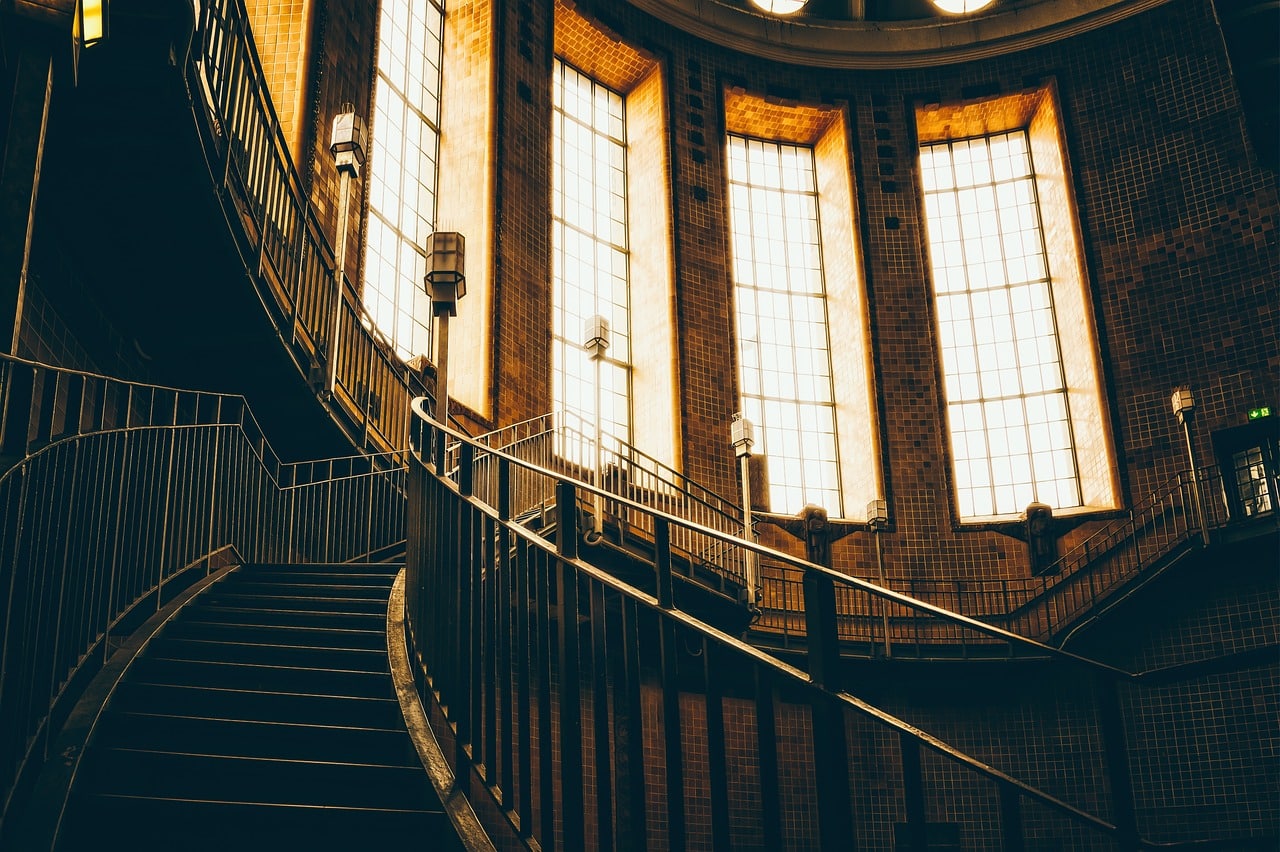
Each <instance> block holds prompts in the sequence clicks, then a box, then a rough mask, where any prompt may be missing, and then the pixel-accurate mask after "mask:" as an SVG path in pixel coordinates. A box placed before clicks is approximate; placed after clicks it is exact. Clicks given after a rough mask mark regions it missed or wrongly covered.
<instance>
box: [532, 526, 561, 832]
mask: <svg viewBox="0 0 1280 852" xmlns="http://www.w3.org/2000/svg"><path fill="white" fill-rule="evenodd" d="M532 552H533V553H534V558H535V564H536V566H537V567H536V582H537V592H536V600H534V601H533V602H532V603H533V606H532V609H533V612H534V619H535V621H536V623H537V645H538V669H539V671H538V806H539V807H538V809H539V812H540V813H539V820H538V830H539V837H538V841H539V842H540V843H541V844H542V848H544V849H554V848H555V826H556V822H555V815H556V810H555V778H554V776H553V774H552V761H551V755H552V750H553V749H554V746H553V745H552V742H553V741H552V730H551V690H552V684H553V683H554V682H555V681H554V678H555V672H554V668H555V667H554V664H553V663H552V660H551V630H552V625H551V606H552V603H551V576H550V575H551V572H550V566H549V565H548V563H549V561H550V557H548V556H547V555H546V554H545V553H543V552H542V551H539V550H535V551H532Z"/></svg>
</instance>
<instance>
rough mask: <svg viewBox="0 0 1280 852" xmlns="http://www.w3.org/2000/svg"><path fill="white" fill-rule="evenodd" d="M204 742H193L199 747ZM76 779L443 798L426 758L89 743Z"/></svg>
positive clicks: (296, 794) (244, 798) (334, 796)
mask: <svg viewBox="0 0 1280 852" xmlns="http://www.w3.org/2000/svg"><path fill="white" fill-rule="evenodd" d="M198 745H199V744H193V746H195V747H197V748H198ZM76 783H77V784H78V785H79V784H83V785H84V786H83V787H82V788H81V789H82V790H84V792H86V793H94V792H99V791H109V792H112V793H116V794H119V795H126V796H146V797H159V798H173V799H204V800H209V801H239V802H259V803H273V804H293V805H328V806H336V807H355V808H391V809H393V810H419V809H422V808H424V807H425V806H429V805H433V804H435V803H436V802H437V799H436V795H435V791H434V789H433V788H432V787H431V782H430V780H429V779H428V777H427V773H426V772H424V771H423V770H422V767H421V766H417V767H410V766H383V765H377V764H367V763H366V764H362V763H332V762H326V761H316V760H277V759H272V758H258V757H227V756H223V755H208V754H199V753H194V754H193V753H174V752H164V751H145V750H141V749H125V748H90V749H89V751H88V752H87V753H86V755H85V757H84V759H83V761H82V762H81V765H80V771H79V773H78V775H77V779H76Z"/></svg>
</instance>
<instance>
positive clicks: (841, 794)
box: [800, 506, 855, 849]
mask: <svg viewBox="0 0 1280 852" xmlns="http://www.w3.org/2000/svg"><path fill="white" fill-rule="evenodd" d="M800 515H801V522H802V524H803V527H804V534H805V535H804V541H805V556H806V557H807V558H808V560H809V561H810V562H813V563H816V564H818V565H822V566H823V567H825V568H830V567H831V527H830V525H829V524H828V523H827V513H826V511H825V510H823V509H821V508H819V507H817V506H806V507H805V508H804V510H803V511H802V512H801V513H800ZM804 622H805V634H806V636H805V638H806V640H807V642H808V648H809V652H808V653H809V679H810V680H811V681H813V683H814V684H816V685H817V686H819V687H821V688H822V689H824V690H829V691H831V692H839V691H840V689H841V687H840V675H839V670H840V645H839V635H838V633H837V629H836V587H835V581H834V580H833V579H832V578H831V576H830V575H828V574H826V573H825V572H821V571H812V570H807V571H805V572H804ZM813 742H814V754H813V766H814V774H815V775H816V780H817V788H818V833H819V835H820V837H821V845H822V848H824V849H835V848H844V849H853V848H855V845H854V843H853V830H852V829H853V812H852V808H851V807H850V804H849V756H848V745H847V742H846V734H845V726H844V713H843V711H842V710H841V708H840V706H839V705H838V704H836V703H835V702H833V701H832V700H830V699H829V698H828V697H827V696H825V695H822V694H820V693H819V695H818V696H817V700H816V701H814V703H813Z"/></svg>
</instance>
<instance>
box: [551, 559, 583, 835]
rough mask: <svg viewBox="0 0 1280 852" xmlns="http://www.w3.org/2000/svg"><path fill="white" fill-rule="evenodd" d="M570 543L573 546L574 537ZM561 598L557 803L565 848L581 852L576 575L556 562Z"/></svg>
mask: <svg viewBox="0 0 1280 852" xmlns="http://www.w3.org/2000/svg"><path fill="white" fill-rule="evenodd" d="M572 540H573V541H574V542H575V543H576V540H577V537H576V536H574V537H573V538H572ZM556 568H557V571H556V577H557V580H558V587H557V591H558V593H559V598H560V607H559V616H560V629H559V644H560V647H559V652H560V695H559V698H560V702H559V703H560V801H561V814H562V819H563V826H564V847H565V848H566V849H582V848H583V845H584V837H585V829H584V825H583V823H584V820H585V815H584V813H583V807H582V804H583V795H582V702H581V700H580V699H581V696H580V683H581V681H580V678H581V668H580V665H581V660H580V657H579V648H578V572H577V569H576V568H574V566H573V564H572V563H571V562H569V561H567V560H556Z"/></svg>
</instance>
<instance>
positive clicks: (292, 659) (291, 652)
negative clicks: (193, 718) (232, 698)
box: [148, 636, 390, 672]
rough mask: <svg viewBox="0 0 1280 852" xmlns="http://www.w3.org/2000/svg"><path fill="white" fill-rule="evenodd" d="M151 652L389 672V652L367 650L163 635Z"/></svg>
mask: <svg viewBox="0 0 1280 852" xmlns="http://www.w3.org/2000/svg"><path fill="white" fill-rule="evenodd" d="M148 652H149V653H151V654H154V655H156V656H157V657H161V658H164V659H169V660H198V661H201V662H220V663H252V664H254V665H261V666H300V667H302V668H325V667H332V668H335V669H342V670H344V671H356V672H387V671H389V670H390V669H389V663H388V662H387V654H386V651H383V650H369V649H364V648H306V647H299V646H296V645H265V644H264V645H253V644H248V643H247V642H227V641H221V642H219V641H213V640H209V639H170V638H169V637H168V636H162V637H160V638H159V639H155V640H153V641H152V643H151V648H150V649H148Z"/></svg>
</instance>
